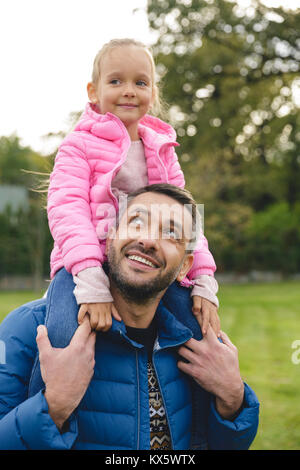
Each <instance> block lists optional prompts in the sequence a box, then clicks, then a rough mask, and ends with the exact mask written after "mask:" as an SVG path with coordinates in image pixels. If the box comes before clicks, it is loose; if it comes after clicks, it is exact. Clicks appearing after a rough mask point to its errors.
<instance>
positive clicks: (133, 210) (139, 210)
mask: <svg viewBox="0 0 300 470" xmlns="http://www.w3.org/2000/svg"><path fill="white" fill-rule="evenodd" d="M137 213H139V214H141V213H142V214H147V215H148V214H149V211H148V210H147V209H145V207H136V206H134V207H131V208H130V207H129V209H128V215H133V214H137Z"/></svg>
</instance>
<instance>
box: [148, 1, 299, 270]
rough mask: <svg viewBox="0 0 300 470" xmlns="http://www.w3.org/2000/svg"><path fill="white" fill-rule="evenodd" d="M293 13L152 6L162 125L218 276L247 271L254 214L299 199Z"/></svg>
mask: <svg viewBox="0 0 300 470" xmlns="http://www.w3.org/2000/svg"><path fill="white" fill-rule="evenodd" d="M299 13H300V10H296V11H295V10H294V11H286V10H284V9H282V8H271V7H267V6H265V5H264V4H263V3H261V2H259V1H256V0H252V1H251V0H249V2H248V4H247V6H245V7H242V6H241V5H240V4H239V3H238V2H237V0H232V1H228V0H227V1H226V0H148V18H149V23H150V27H151V29H152V30H153V31H155V32H156V33H157V42H156V43H155V44H154V46H153V50H154V53H155V56H156V63H157V70H158V74H159V75H160V77H161V80H162V84H163V93H164V98H165V100H166V101H167V103H169V109H168V119H169V120H170V122H171V123H172V124H173V125H174V127H175V128H176V130H177V134H178V139H179V141H180V143H181V148H180V149H179V152H178V153H179V158H180V161H181V164H182V167H183V169H184V172H185V176H186V182H187V186H188V188H189V189H190V190H191V191H192V192H193V194H194V195H195V197H196V198H197V200H198V202H201V203H204V204H205V230H206V235H207V236H208V238H209V241H210V245H211V246H212V247H213V252H214V253H216V258H217V264H218V265H219V268H221V269H247V266H249V261H248V262H247V259H248V260H249V256H250V252H249V248H250V246H251V245H252V246H253V243H252V240H250V239H249V237H250V233H252V232H251V230H250V229H249V227H250V226H252V225H253V223H254V222H253V221H254V219H255V218H256V214H257V213H262V214H263V213H264V212H265V211H269V209H270V207H272V206H274V205H276V204H280V203H281V202H285V203H286V204H287V207H288V208H289V210H291V211H293V207H294V206H295V205H296V204H297V201H299V200H300V116H299V107H300V97H299V94H300V79H299V61H300V38H299V30H300V15H299ZM266 214H267V212H266ZM266 218H268V217H267V216H266ZM252 235H253V234H252ZM253 236H254V235H253ZM270 243H271V240H270ZM251 253H252V252H251ZM252 255H253V253H252ZM278 256H279V255H277V258H278ZM251 259H252V260H253V258H251ZM254 259H256V265H257V266H258V267H260V268H265V269H266V268H267V267H268V262H267V260H265V262H264V263H262V262H261V257H260V258H259V257H256V256H255V258H254ZM284 263H285V260H284V258H283V257H281V262H279V261H278V262H277V265H276V266H277V267H278V268H280V267H282V266H283V265H284ZM254 264H255V263H254ZM299 268H300V264H298V266H297V267H295V266H294V269H299Z"/></svg>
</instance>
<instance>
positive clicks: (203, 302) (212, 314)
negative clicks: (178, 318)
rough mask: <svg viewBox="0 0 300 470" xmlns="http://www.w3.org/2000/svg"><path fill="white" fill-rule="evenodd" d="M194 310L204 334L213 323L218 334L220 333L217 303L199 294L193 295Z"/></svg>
mask: <svg viewBox="0 0 300 470" xmlns="http://www.w3.org/2000/svg"><path fill="white" fill-rule="evenodd" d="M192 310H193V314H194V315H195V317H196V319H197V321H198V323H199V325H200V327H201V330H202V334H203V336H204V335H206V333H207V329H208V326H209V325H211V327H212V328H213V330H214V332H215V333H216V335H217V336H219V335H220V318H219V315H218V308H217V307H216V306H215V304H213V303H212V302H210V301H209V300H207V299H204V298H203V297H200V296H199V295H193V308H192Z"/></svg>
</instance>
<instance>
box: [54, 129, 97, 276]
mask: <svg viewBox="0 0 300 470" xmlns="http://www.w3.org/2000/svg"><path fill="white" fill-rule="evenodd" d="M90 176H91V168H90V166H89V163H88V161H87V159H86V153H85V147H84V143H83V141H82V139H81V138H80V137H79V136H74V134H70V135H69V136H67V137H66V139H65V140H64V141H63V143H62V144H61V146H60V148H59V151H58V153H57V156H56V159H55V165H54V169H53V172H52V174H51V176H50V185H49V191H48V203H47V211H48V220H49V228H50V231H51V234H52V236H53V239H54V240H55V242H56V244H57V245H58V247H59V249H60V252H61V253H62V258H63V262H64V266H65V268H66V269H67V271H68V272H71V273H72V274H73V275H75V274H77V272H78V271H80V270H81V269H79V268H78V267H79V266H80V265H82V263H83V262H85V261H88V264H85V267H92V266H101V264H102V262H103V254H102V252H101V249H100V246H99V240H98V237H97V233H96V229H95V227H94V225H93V223H92V215H91V208H90Z"/></svg>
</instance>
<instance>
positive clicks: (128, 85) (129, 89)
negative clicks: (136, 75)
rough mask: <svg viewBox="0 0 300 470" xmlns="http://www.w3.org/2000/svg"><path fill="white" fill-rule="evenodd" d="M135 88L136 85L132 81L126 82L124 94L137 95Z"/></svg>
mask: <svg viewBox="0 0 300 470" xmlns="http://www.w3.org/2000/svg"><path fill="white" fill-rule="evenodd" d="M135 95H136V93H135V90H134V87H133V85H132V84H131V83H126V86H125V89H124V96H130V97H133V96H135Z"/></svg>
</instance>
